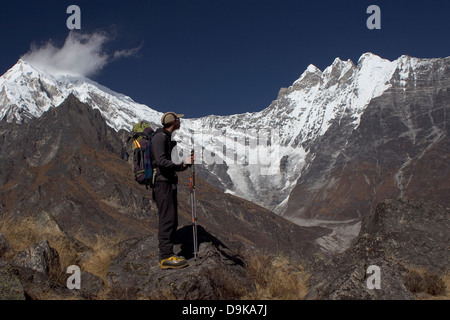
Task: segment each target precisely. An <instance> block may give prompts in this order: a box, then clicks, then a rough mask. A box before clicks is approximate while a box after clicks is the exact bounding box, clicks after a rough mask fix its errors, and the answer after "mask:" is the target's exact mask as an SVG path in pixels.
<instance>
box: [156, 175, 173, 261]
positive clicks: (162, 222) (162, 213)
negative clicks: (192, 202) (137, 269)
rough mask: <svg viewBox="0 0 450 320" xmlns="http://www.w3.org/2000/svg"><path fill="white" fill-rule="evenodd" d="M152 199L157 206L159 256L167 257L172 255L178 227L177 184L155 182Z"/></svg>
mask: <svg viewBox="0 0 450 320" xmlns="http://www.w3.org/2000/svg"><path fill="white" fill-rule="evenodd" d="M153 192H154V193H153V199H154V200H155V202H156V205H157V207H158V217H159V222H158V241H159V257H160V258H161V259H167V258H170V257H171V256H173V255H174V252H173V244H174V241H175V234H176V231H177V228H178V200H177V185H176V184H170V183H165V182H157V183H156V185H155V187H154V189H153Z"/></svg>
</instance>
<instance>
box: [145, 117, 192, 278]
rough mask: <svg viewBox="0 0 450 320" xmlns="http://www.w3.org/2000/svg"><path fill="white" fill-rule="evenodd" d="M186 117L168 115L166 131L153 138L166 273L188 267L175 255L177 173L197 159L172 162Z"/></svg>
mask: <svg viewBox="0 0 450 320" xmlns="http://www.w3.org/2000/svg"><path fill="white" fill-rule="evenodd" d="M182 117H183V115H182V114H176V113H174V112H167V113H165V114H164V115H163V117H162V118H161V124H162V125H163V128H160V129H158V130H156V133H155V135H154V136H153V138H152V153H151V155H152V163H153V165H154V166H155V167H156V177H155V186H154V189H153V199H154V200H155V202H156V205H157V207H158V217H159V223H158V241H159V256H160V262H159V266H160V267H161V268H162V269H179V268H184V267H186V266H188V262H187V261H186V259H184V258H183V257H178V256H176V255H175V254H174V252H173V244H174V238H175V233H176V231H177V228H178V200H177V184H178V176H177V172H179V171H184V170H186V169H187V168H189V167H190V166H191V165H192V163H193V161H194V156H193V155H191V156H190V157H188V158H187V159H186V160H185V161H184V162H182V163H181V164H175V163H174V162H172V156H171V154H172V150H173V148H174V147H175V145H176V142H175V141H172V133H173V132H174V131H175V130H178V129H180V122H181V118H182Z"/></svg>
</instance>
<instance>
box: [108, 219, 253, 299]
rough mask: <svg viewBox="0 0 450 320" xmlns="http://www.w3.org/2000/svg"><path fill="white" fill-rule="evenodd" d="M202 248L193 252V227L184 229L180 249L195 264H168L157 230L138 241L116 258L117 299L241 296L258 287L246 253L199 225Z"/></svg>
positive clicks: (112, 279)
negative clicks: (174, 267) (176, 267)
mask: <svg viewBox="0 0 450 320" xmlns="http://www.w3.org/2000/svg"><path fill="white" fill-rule="evenodd" d="M198 239H199V252H198V255H197V258H194V257H193V254H192V252H193V241H192V227H191V226H185V227H183V228H181V229H179V230H178V232H177V241H176V245H175V253H177V254H178V255H180V256H183V257H185V258H186V259H187V260H188V262H189V266H188V267H186V268H183V269H180V270H162V269H160V268H159V266H158V261H159V257H158V252H159V251H158V240H157V237H156V236H151V237H146V238H142V239H138V240H135V241H132V242H131V243H130V244H128V245H127V246H126V247H125V249H124V250H123V251H122V253H120V254H119V255H118V256H117V257H116V258H115V259H114V260H113V261H112V263H111V266H110V268H109V272H108V275H107V282H108V285H109V287H110V293H109V295H110V297H111V298H114V299H117V298H118V299H178V300H217V299H238V298H240V297H241V296H243V295H245V294H247V293H249V292H252V291H253V290H255V286H254V283H253V280H252V279H251V277H250V276H249V274H248V272H247V269H246V267H245V262H244V261H243V260H242V258H241V257H240V256H239V255H237V254H236V253H234V252H233V251H232V250H230V248H228V247H227V246H226V245H225V244H223V243H222V242H221V241H220V240H218V239H217V238H215V237H214V236H212V235H211V234H209V233H208V232H207V231H206V230H205V229H204V228H202V227H200V226H199V228H198Z"/></svg>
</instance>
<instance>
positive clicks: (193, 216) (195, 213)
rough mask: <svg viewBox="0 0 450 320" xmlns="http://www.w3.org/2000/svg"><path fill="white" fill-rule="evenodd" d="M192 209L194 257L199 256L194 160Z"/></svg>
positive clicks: (191, 180) (193, 168) (192, 167)
mask: <svg viewBox="0 0 450 320" xmlns="http://www.w3.org/2000/svg"><path fill="white" fill-rule="evenodd" d="M191 155H194V150H192V151H191ZM190 185H191V210H192V223H193V226H192V233H193V239H194V258H197V240H198V239H197V205H196V202H195V165H194V162H192V165H191V178H190Z"/></svg>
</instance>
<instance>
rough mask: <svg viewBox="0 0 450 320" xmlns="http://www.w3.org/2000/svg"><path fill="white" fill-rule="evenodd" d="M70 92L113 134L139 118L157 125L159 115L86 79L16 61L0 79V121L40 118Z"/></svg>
mask: <svg viewBox="0 0 450 320" xmlns="http://www.w3.org/2000/svg"><path fill="white" fill-rule="evenodd" d="M71 93H73V94H74V95H75V96H76V97H77V98H78V99H79V100H80V101H81V102H84V103H87V104H89V105H91V106H92V107H93V108H95V109H99V110H100V112H101V113H102V115H103V116H104V118H105V120H106V121H107V123H108V124H109V125H110V126H111V127H113V128H114V129H116V130H117V131H118V130H120V129H126V130H129V125H130V124H131V123H134V122H138V121H140V119H148V121H152V122H155V123H159V121H160V119H161V116H162V113H160V112H157V111H154V110H153V109H151V108H149V107H147V106H145V105H142V104H139V103H136V102H134V101H133V100H132V99H131V98H130V97H127V96H125V95H123V94H119V93H117V92H114V91H112V90H110V89H108V88H106V87H104V86H102V85H100V84H98V83H96V82H94V81H92V80H90V79H87V78H83V77H74V76H65V75H53V74H49V73H45V72H43V71H41V70H39V69H38V68H36V67H35V66H33V65H31V64H30V63H28V62H26V61H24V60H22V59H20V60H19V61H18V62H17V64H16V65H15V66H14V67H12V68H11V69H10V70H8V71H7V72H6V73H5V74H4V75H3V76H2V77H0V119H3V118H6V119H7V121H8V122H11V121H16V122H22V121H25V120H26V119H28V118H33V117H40V116H41V115H42V114H43V113H44V112H46V111H47V110H48V109H50V108H52V107H57V106H59V105H60V104H61V103H62V102H63V101H64V100H65V99H66V98H67V97H68V96H69V95H70V94H71Z"/></svg>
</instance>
